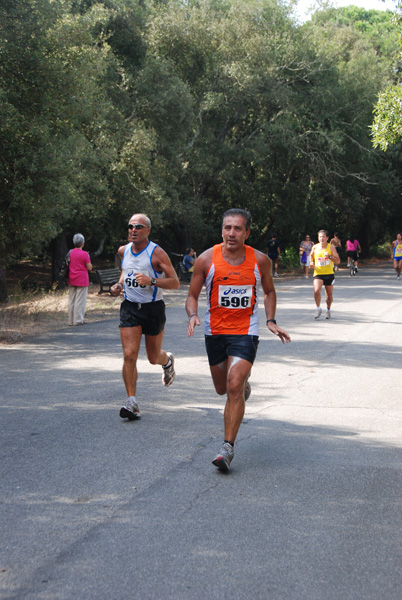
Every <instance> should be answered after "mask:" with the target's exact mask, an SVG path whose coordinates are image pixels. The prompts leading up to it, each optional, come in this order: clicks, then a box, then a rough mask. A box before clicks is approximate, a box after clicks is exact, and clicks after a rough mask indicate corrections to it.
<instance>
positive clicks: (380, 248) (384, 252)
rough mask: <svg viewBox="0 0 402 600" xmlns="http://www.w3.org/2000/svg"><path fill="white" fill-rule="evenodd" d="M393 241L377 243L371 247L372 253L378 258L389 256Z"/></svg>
mask: <svg viewBox="0 0 402 600" xmlns="http://www.w3.org/2000/svg"><path fill="white" fill-rule="evenodd" d="M390 245H391V242H383V243H382V244H376V245H375V246H371V247H370V255H371V256H375V257H376V258H389V257H390V251H389V247H390Z"/></svg>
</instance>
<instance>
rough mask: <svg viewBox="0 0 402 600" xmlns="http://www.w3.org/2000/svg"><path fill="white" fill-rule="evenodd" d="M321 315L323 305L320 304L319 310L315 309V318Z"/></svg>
mask: <svg viewBox="0 0 402 600" xmlns="http://www.w3.org/2000/svg"><path fill="white" fill-rule="evenodd" d="M321 315H322V308H321V306H319V307H318V308H317V310H316V311H315V315H314V319H319V318H320V317H321Z"/></svg>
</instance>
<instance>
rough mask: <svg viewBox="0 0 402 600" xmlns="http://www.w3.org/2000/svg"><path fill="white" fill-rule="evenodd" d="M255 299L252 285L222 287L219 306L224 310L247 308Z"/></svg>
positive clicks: (220, 288)
mask: <svg viewBox="0 0 402 600" xmlns="http://www.w3.org/2000/svg"><path fill="white" fill-rule="evenodd" d="M252 297H253V286H252V285H243V286H240V285H236V286H233V285H220V286H219V306H223V307H224V308H247V307H248V306H250V303H251V298H252Z"/></svg>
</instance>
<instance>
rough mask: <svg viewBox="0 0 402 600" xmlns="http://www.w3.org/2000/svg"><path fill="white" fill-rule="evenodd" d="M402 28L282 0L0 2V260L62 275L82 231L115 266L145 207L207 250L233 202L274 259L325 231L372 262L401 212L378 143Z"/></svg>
mask: <svg viewBox="0 0 402 600" xmlns="http://www.w3.org/2000/svg"><path fill="white" fill-rule="evenodd" d="M397 29H398V26H397V24H396V23H395V22H394V21H393V16H392V14H391V13H390V12H379V11H370V10H364V9H357V8H355V7H354V8H348V9H337V10H336V9H327V10H321V11H318V12H317V13H315V15H314V16H313V19H312V21H311V22H308V23H306V24H304V25H300V24H298V23H297V21H296V20H295V19H294V17H293V14H292V10H291V5H290V6H289V5H288V3H284V4H282V3H281V2H276V1H275V0H198V1H192V0H187V1H183V0H164V1H160V0H159V1H157V0H155V1H152V0H103V1H99V2H95V1H93V0H18V2H15V0H2V3H1V5H0V133H1V136H0V256H1V265H2V266H3V267H7V266H8V265H10V264H12V263H13V261H16V260H18V259H20V258H21V257H27V256H28V257H30V256H35V255H36V256H39V255H41V254H42V255H46V256H49V253H50V252H51V249H53V252H54V254H53V256H54V260H55V262H56V263H57V261H58V260H60V257H62V255H63V252H64V251H65V248H66V245H67V243H70V240H71V235H72V234H73V233H75V232H77V231H81V232H82V233H84V235H85V236H86V238H87V239H88V244H87V248H88V249H89V250H95V249H96V248H97V246H98V244H99V243H100V241H101V240H103V239H106V246H105V248H106V252H109V254H110V255H111V256H112V255H113V252H114V250H115V248H116V247H117V245H118V244H119V243H120V242H121V241H124V238H125V224H126V222H127V219H128V217H129V216H130V215H131V214H132V213H133V212H136V211H145V212H147V213H148V214H149V216H150V217H151V220H152V222H153V232H152V238H153V239H155V240H156V241H159V242H160V243H161V244H162V245H163V246H164V247H165V248H166V249H167V250H168V251H173V252H182V251H183V250H184V248H185V247H186V246H187V245H193V246H194V247H195V248H196V249H197V250H198V251H201V250H203V249H204V248H205V247H208V246H209V245H211V244H213V243H215V242H216V241H217V240H219V236H220V220H221V215H222V212H223V211H224V210H225V209H227V208H229V207H232V206H240V207H244V208H248V209H249V210H251V212H252V215H253V230H252V236H251V238H250V241H251V243H252V244H253V245H255V246H257V247H260V248H261V249H264V248H265V240H266V237H267V235H268V234H269V233H271V232H272V230H273V229H274V230H275V231H276V232H277V234H278V236H279V238H280V240H281V244H282V247H284V246H289V247H290V246H297V245H298V243H299V241H300V239H301V236H304V235H305V233H306V232H307V231H308V232H310V233H312V234H313V235H314V232H316V231H317V230H318V229H319V228H321V227H326V228H328V229H329V230H330V232H331V234H332V233H333V231H334V230H335V229H336V230H338V231H339V232H340V233H341V235H342V236H345V235H349V233H353V234H357V235H358V236H359V237H360V238H361V240H362V245H363V247H364V248H365V249H366V250H367V249H368V247H369V245H370V244H374V243H378V242H380V241H382V240H383V239H384V237H385V236H386V235H387V234H391V233H392V234H393V233H394V228H395V226H396V223H397V222H398V218H399V215H400V214H401V212H402V210H401V209H402V202H401V197H400V190H401V187H402V185H401V184H402V182H401V179H402V170H401V167H400V160H399V151H398V150H397V149H394V150H393V151H392V152H388V153H386V154H384V153H383V152H381V150H380V149H376V148H373V146H372V144H371V139H370V124H371V121H372V111H373V106H374V103H375V102H376V99H377V97H378V93H379V92H380V90H382V89H384V88H385V87H386V85H387V83H388V82H390V81H393V78H395V68H394V65H395V58H394V55H395V52H396V47H397V33H396V31H397ZM395 101H396V99H394V102H395ZM395 112H396V109H395ZM1 265H0V266H1ZM0 279H1V278H0Z"/></svg>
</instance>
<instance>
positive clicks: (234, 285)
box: [186, 208, 290, 473]
mask: <svg viewBox="0 0 402 600" xmlns="http://www.w3.org/2000/svg"><path fill="white" fill-rule="evenodd" d="M250 222H251V215H250V213H249V212H248V211H245V210H243V209H240V208H232V209H230V210H228V211H226V212H225V214H224V215H223V223H222V237H223V243H221V244H217V245H216V246H213V248H209V249H208V250H206V251H205V252H203V253H202V254H201V256H200V257H199V258H198V260H197V262H196V263H195V266H194V273H193V277H192V280H191V284H190V289H189V292H188V297H187V302H186V311H187V314H188V317H189V321H188V327H187V335H188V336H192V335H193V334H194V328H195V326H196V325H200V319H199V317H198V314H197V311H198V298H199V295H200V293H201V290H202V287H203V285H204V283H205V287H206V292H207V310H206V313H205V321H204V332H205V345H206V350H207V355H208V361H209V365H210V370H211V375H212V380H213V382H214V386H215V390H216V392H217V393H218V394H219V395H224V394H227V399H226V405H225V411H224V429H225V434H224V441H223V445H222V448H221V450H220V452H219V453H218V454H217V456H216V457H215V458H214V459H213V461H212V463H213V464H214V465H215V466H216V467H218V469H220V470H221V471H223V472H225V473H228V472H229V471H230V463H231V462H232V460H233V456H234V443H235V440H236V436H237V433H238V431H239V428H240V424H241V422H242V419H243V416H244V411H245V400H247V398H248V397H249V396H250V393H251V387H250V383H249V382H248V378H249V376H250V372H251V367H252V366H253V363H254V360H255V357H256V354H257V348H258V293H259V288H260V287H262V290H263V292H264V293H265V299H264V307H265V314H266V318H267V322H266V324H267V327H268V329H269V330H270V331H271V333H273V334H274V335H277V336H278V337H279V338H280V339H281V341H282V342H283V343H286V342H290V336H289V334H288V333H287V332H286V331H284V330H283V329H281V328H280V327H278V325H277V324H276V321H275V310H276V292H275V287H274V282H273V279H272V263H271V261H270V259H269V258H268V257H267V256H266V254H263V253H262V252H260V251H259V250H255V249H254V248H252V247H251V246H246V245H245V241H246V240H247V238H248V237H249V235H250Z"/></svg>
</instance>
